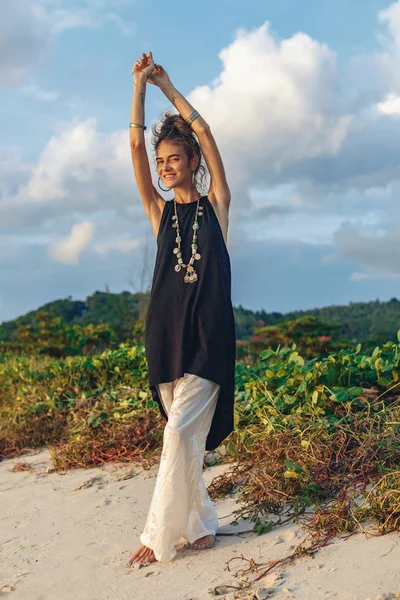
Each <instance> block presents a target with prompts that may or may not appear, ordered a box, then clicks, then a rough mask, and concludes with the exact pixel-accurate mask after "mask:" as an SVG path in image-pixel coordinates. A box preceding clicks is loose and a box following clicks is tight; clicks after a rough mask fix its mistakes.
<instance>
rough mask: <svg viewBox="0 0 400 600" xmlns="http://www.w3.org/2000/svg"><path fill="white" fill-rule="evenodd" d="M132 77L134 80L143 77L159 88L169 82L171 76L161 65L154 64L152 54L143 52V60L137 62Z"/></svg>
mask: <svg viewBox="0 0 400 600" xmlns="http://www.w3.org/2000/svg"><path fill="white" fill-rule="evenodd" d="M132 75H133V77H134V78H135V77H136V76H143V77H145V78H146V80H147V81H148V82H149V83H152V84H153V85H156V86H158V87H161V86H162V85H163V84H166V83H168V82H169V76H168V73H167V72H166V70H165V69H164V68H163V67H162V66H161V65H158V64H155V63H154V60H153V54H152V52H149V53H148V54H145V53H144V52H143V54H142V58H140V59H139V60H137V61H135V64H134V65H133V69H132Z"/></svg>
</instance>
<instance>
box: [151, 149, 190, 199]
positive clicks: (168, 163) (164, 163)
mask: <svg viewBox="0 0 400 600" xmlns="http://www.w3.org/2000/svg"><path fill="white" fill-rule="evenodd" d="M194 160H195V159H192V161H190V162H189V159H188V157H187V154H186V152H185V150H184V148H183V146H182V145H181V144H179V143H176V142H168V141H166V140H164V141H163V142H161V143H160V144H159V146H158V148H157V156H156V163H157V173H158V175H159V176H160V177H161V179H162V181H163V182H164V183H165V185H166V186H167V187H169V188H172V187H177V186H179V185H183V184H187V183H188V182H191V181H192V172H193V169H194V164H192V163H194Z"/></svg>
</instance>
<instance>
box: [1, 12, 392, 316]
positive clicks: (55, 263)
mask: <svg viewBox="0 0 400 600" xmlns="http://www.w3.org/2000/svg"><path fill="white" fill-rule="evenodd" d="M149 50H151V51H152V52H153V56H154V59H155V62H157V63H160V64H162V65H163V67H164V68H165V69H166V71H167V72H168V74H169V76H170V79H171V81H172V83H173V84H174V86H175V87H176V88H177V89H178V90H179V91H180V92H181V93H182V94H184V95H185V96H186V97H187V98H188V99H189V101H190V102H191V104H193V106H194V107H195V108H196V109H197V110H198V111H199V112H200V114H201V115H202V116H203V117H204V118H205V120H206V121H207V122H208V123H209V125H210V127H211V130H212V132H213V135H214V137H215V139H216V142H217V144H218V147H219V150H220V152H221V155H222V159H223V162H224V166H225V170H226V174H227V179H228V183H229V187H230V190H231V198H232V199H231V205H230V219H229V220H230V224H229V231H228V251H229V254H230V258H231V266H232V301H233V304H234V305H235V306H238V305H239V304H241V305H243V306H244V307H246V308H249V309H252V310H257V309H264V310H266V311H279V312H287V311H291V310H297V309H304V310H306V309H312V308H315V307H321V306H327V305H332V304H334V305H343V304H348V303H349V302H359V301H366V302H367V301H370V300H376V299H379V300H381V301H386V300H389V299H390V298H393V297H397V298H399V297H400V292H399V284H400V205H399V198H398V197H399V192H400V168H399V167H400V142H399V141H400V0H398V1H395V2H392V3H390V2H384V1H378V0H352V2H348V1H347V0H346V2H345V1H344V0H323V1H321V0H263V1H261V0H246V2H243V1H237V0H213V1H211V0H203V1H202V2H201V3H195V4H193V3H188V2H183V1H182V0H174V1H173V0H171V1H170V2H160V1H155V0H150V1H149V0H68V2H67V0H13V1H12V2H11V0H9V1H8V2H2V3H1V4H0V322H2V321H8V320H11V319H14V318H15V317H17V316H20V315H22V314H24V313H26V312H27V311H29V310H35V309H36V308H38V307H39V306H41V305H43V304H45V303H47V302H51V301H53V300H57V299H60V298H67V297H68V296H71V297H72V298H73V299H76V300H78V299H79V300H84V299H85V298H86V297H87V296H88V295H90V294H92V293H94V292H95V291H96V290H98V291H105V290H109V291H111V292H113V293H118V292H121V291H123V290H128V291H131V292H132V293H134V292H137V291H143V290H145V289H146V288H147V287H148V286H149V285H150V284H151V276H152V272H153V268H154V260H155V254H156V240H155V237H154V234H153V232H152V229H151V225H150V222H149V220H148V218H147V216H146V214H145V212H144V209H143V205H142V201H141V199H140V196H139V194H138V191H137V188H136V184H135V179H134V174H133V168H132V163H131V156H130V149H129V126H128V124H129V117H130V109H131V101H132V89H133V86H132V75H131V71H132V66H133V64H134V62H135V60H137V59H138V58H140V56H141V53H142V52H148V51H149ZM169 108H171V104H170V103H169V101H168V99H167V98H166V97H165V96H164V95H163V93H162V92H161V91H160V90H159V89H158V88H156V87H155V86H152V85H148V87H147V93H146V107H145V121H146V124H147V131H146V141H147V143H148V150H149V158H150V164H151V166H152V170H153V175H154V183H155V184H156V181H157V177H156V176H155V170H154V156H153V154H152V151H151V145H150V137H151V125H152V123H154V122H156V121H157V119H159V117H160V116H161V114H162V113H163V111H165V110H166V109H169ZM164 197H165V198H166V199H170V198H172V193H171V192H170V193H165V194H164Z"/></svg>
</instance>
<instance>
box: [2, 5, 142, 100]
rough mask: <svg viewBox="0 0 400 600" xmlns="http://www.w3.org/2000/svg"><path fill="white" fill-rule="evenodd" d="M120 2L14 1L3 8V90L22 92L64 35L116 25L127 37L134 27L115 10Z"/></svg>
mask: <svg viewBox="0 0 400 600" xmlns="http://www.w3.org/2000/svg"><path fill="white" fill-rule="evenodd" d="M119 6H121V2H119V1H118V0H109V1H108V2H103V1H97V0H85V1H84V2H82V1H79V2H77V1H72V0H68V1H67V0H12V2H2V3H1V5H0V88H1V87H3V88H18V87H20V86H21V85H22V84H23V83H24V82H25V81H26V80H27V79H28V77H29V74H30V72H31V71H32V70H33V69H34V68H35V67H37V66H38V65H39V64H40V63H41V62H42V61H43V60H44V59H45V58H46V56H48V55H49V52H50V50H51V45H52V41H53V39H54V37H55V36H57V35H59V34H60V33H62V32H63V31H66V30H68V29H76V28H90V29H93V28H100V27H103V26H104V25H106V24H107V23H113V24H114V25H115V26H116V27H118V28H119V29H120V31H122V33H123V34H124V35H130V34H131V33H132V32H133V31H134V24H133V23H132V22H131V21H130V20H129V19H126V18H122V17H121V15H120V14H119V13H118V12H117V11H115V10H112V9H113V8H118V7H119Z"/></svg>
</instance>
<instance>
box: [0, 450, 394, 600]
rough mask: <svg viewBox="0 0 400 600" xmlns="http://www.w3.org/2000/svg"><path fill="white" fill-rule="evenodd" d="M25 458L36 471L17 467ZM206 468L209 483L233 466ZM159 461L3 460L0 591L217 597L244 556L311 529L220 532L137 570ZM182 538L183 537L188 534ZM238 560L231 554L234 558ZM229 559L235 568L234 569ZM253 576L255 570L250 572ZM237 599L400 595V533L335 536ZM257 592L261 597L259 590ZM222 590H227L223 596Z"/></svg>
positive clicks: (284, 549) (220, 503)
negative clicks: (60, 463)
mask: <svg viewBox="0 0 400 600" xmlns="http://www.w3.org/2000/svg"><path fill="white" fill-rule="evenodd" d="M21 462H26V463H27V464H29V465H30V467H31V470H25V471H20V472H12V471H11V470H10V469H12V467H13V466H14V465H16V464H18V463H21ZM228 468H229V467H228V465H221V464H220V465H216V466H213V467H209V468H207V469H206V470H205V471H204V478H205V481H206V484H207V485H208V484H209V483H210V482H211V480H212V478H213V477H215V476H216V475H219V474H221V473H223V472H224V471H225V470H226V469H228ZM157 470H158V465H156V466H154V467H152V468H151V469H150V470H144V469H142V468H140V467H137V466H135V465H133V464H132V465H126V464H125V465H121V464H108V465H104V466H103V467H100V468H93V469H78V470H72V471H67V472H66V473H65V474H57V473H55V472H54V471H53V469H52V461H51V457H50V454H49V452H48V451H47V450H42V451H40V452H37V453H33V454H29V455H25V456H23V457H19V458H17V459H8V460H4V461H2V462H1V463H0V540H1V545H0V564H1V567H0V597H1V598H3V597H4V598H10V600H67V599H68V600H71V599H73V600H84V599H85V600H86V599H87V600H111V599H112V600H115V599H117V598H118V600H147V599H148V598H157V599H158V598H162V600H206V599H207V600H210V599H212V598H214V597H215V596H214V595H212V594H211V593H210V590H212V589H213V588H214V587H216V586H221V585H240V581H241V579H243V577H241V576H240V575H239V576H236V577H235V573H236V572H237V570H238V569H241V568H245V567H246V566H247V563H246V562H245V561H243V560H241V559H240V557H241V556H242V555H243V557H245V558H247V559H253V560H254V561H256V562H259V563H261V562H266V561H267V560H270V559H277V558H281V557H283V556H285V555H287V554H290V553H291V552H292V551H293V549H294V548H295V547H296V546H297V545H298V543H299V542H300V541H301V540H302V539H303V538H304V536H305V534H304V532H303V531H302V530H301V529H299V528H298V527H297V526H295V525H293V524H290V525H287V526H285V527H284V528H278V529H275V530H273V531H272V532H269V533H265V534H263V535H261V536H258V535H257V534H254V533H250V534H244V535H242V536H241V537H240V536H237V535H235V536H231V537H229V536H221V537H218V542H217V544H216V547H215V548H213V549H210V550H203V551H193V550H180V551H179V552H178V555H177V557H176V558H175V559H174V560H173V561H171V562H170V563H157V562H156V563H152V564H151V565H149V566H147V567H142V568H140V569H133V568H129V567H127V566H126V562H127V560H128V558H129V557H130V556H131V555H132V554H133V553H134V551H135V550H136V549H137V548H138V546H139V535H140V533H141V531H142V528H143V526H144V523H145V520H146V516H147V510H148V507H149V503H150V499H151V495H152V492H153V488H154V484H155V476H156V474H157ZM215 505H216V508H217V510H218V516H219V519H220V524H219V525H220V527H219V532H235V533H238V532H239V531H244V530H246V529H251V526H252V524H251V523H250V522H248V521H247V522H246V521H242V522H241V523H240V524H239V525H237V526H234V525H232V524H231V522H232V520H233V516H232V513H233V511H234V510H235V509H237V508H238V505H237V504H236V501H235V498H234V497H230V498H226V499H223V500H217V501H215ZM182 541H183V540H182ZM234 557H239V558H238V559H235V560H234V561H231V562H229V561H230V559H232V558H234ZM228 562H229V566H230V571H228ZM248 578H249V580H250V581H252V580H253V579H254V578H255V575H249V576H248ZM251 590H252V592H251V595H250V594H249V591H247V592H243V591H241V592H239V593H238V594H237V595H236V596H235V595H234V593H233V592H232V591H231V590H227V592H229V593H228V594H227V596H226V600H233V598H234V597H237V598H240V599H244V598H246V599H247V598H251V597H255V598H267V597H271V598H275V599H277V600H283V599H300V600H308V599H313V600H321V599H330V598H335V599H338V600H350V599H351V600H367V599H370V600H376V598H378V597H380V596H381V597H382V598H395V597H400V593H399V594H397V592H400V536H399V535H398V534H389V535H387V536H383V537H369V538H366V536H365V535H364V534H357V535H355V536H353V537H351V538H349V539H347V540H336V541H335V542H334V543H333V544H331V545H330V546H328V547H326V548H323V549H321V550H320V551H319V552H318V553H317V554H316V555H315V557H314V558H309V557H303V558H300V559H298V560H297V561H296V562H293V563H290V564H288V565H285V566H283V567H280V568H277V569H276V570H275V571H273V572H272V573H271V574H270V575H269V576H267V577H265V578H264V579H262V580H260V581H258V582H257V583H255V584H254V585H253V586H252V588H251ZM256 590H258V592H257V595H255V593H256ZM220 597H221V596H220Z"/></svg>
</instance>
